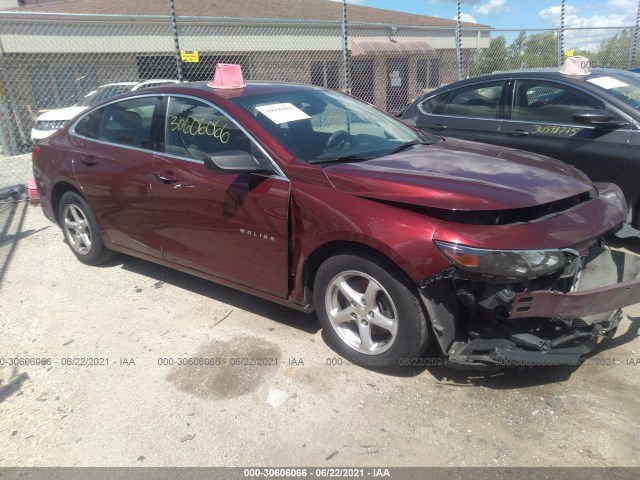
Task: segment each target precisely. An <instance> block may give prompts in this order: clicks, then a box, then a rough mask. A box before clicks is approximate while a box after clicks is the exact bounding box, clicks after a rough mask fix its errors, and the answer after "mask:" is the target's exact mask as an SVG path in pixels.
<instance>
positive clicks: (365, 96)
mask: <svg viewBox="0 0 640 480" xmlns="http://www.w3.org/2000/svg"><path fill="white" fill-rule="evenodd" d="M373 83H374V82H373V60H354V61H352V62H351V94H352V95H353V96H354V97H357V98H359V99H360V100H364V101H365V102H368V103H373Z"/></svg>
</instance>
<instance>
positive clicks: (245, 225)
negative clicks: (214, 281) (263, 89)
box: [152, 96, 290, 298]
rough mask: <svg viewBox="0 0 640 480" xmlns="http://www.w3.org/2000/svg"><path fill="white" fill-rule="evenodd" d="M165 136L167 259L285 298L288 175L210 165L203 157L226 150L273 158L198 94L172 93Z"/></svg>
mask: <svg viewBox="0 0 640 480" xmlns="http://www.w3.org/2000/svg"><path fill="white" fill-rule="evenodd" d="M163 143H164V145H163V146H162V150H164V152H163V153H159V154H157V155H156V156H155V158H154V161H153V179H152V191H153V197H154V200H155V205H156V211H157V216H158V222H157V224H158V227H157V233H158V236H159V238H160V242H161V244H162V252H163V255H164V258H165V259H166V260H168V261H171V262H175V263H177V264H180V265H184V266H186V267H189V268H192V269H194V270H198V271H200V272H204V273H207V274H211V275H215V276H218V277H220V278H223V279H226V280H229V281H232V282H235V283H237V284H240V285H244V286H247V287H250V288H254V289H257V290H260V291H262V292H266V293H269V294H272V295H276V296H279V297H282V298H284V297H286V295H287V288H288V282H287V262H288V255H287V252H288V211H289V186H290V185H289V181H288V180H287V179H286V178H283V177H281V176H279V175H277V174H276V173H275V172H273V174H268V173H266V174H254V173H245V174H218V173H212V172H210V171H208V170H207V169H205V167H204V159H205V157H207V156H214V155H216V154H219V153H221V152H224V151H229V150H242V151H246V152H250V153H252V154H253V155H254V156H255V157H256V158H258V159H259V160H260V161H263V162H265V165H270V164H269V162H268V160H267V159H266V158H265V157H264V155H263V153H262V151H261V150H260V149H259V148H258V147H257V146H256V145H255V144H254V143H253V142H252V140H251V139H250V138H249V137H248V136H247V135H245V134H244V133H243V132H242V130H240V129H239V128H238V127H237V125H236V124H235V123H234V122H233V121H232V120H231V119H229V118H228V117H227V116H225V115H224V114H223V113H222V112H220V111H219V110H218V109H216V108H215V107H213V106H212V105H210V104H208V103H204V102H202V101H199V100H196V99H193V98H189V97H179V96H176V97H171V98H170V99H169V105H168V110H167V116H166V127H165V141H164V142H163Z"/></svg>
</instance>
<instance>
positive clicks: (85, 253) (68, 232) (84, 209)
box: [58, 192, 114, 265]
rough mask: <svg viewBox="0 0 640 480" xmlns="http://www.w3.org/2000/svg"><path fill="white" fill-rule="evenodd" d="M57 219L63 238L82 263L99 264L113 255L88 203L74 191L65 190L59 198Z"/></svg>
mask: <svg viewBox="0 0 640 480" xmlns="http://www.w3.org/2000/svg"><path fill="white" fill-rule="evenodd" d="M58 219H59V221H60V227H61V228H62V232H63V233H64V237H65V240H66V241H67V243H68V244H69V248H71V251H72V252H73V254H74V255H75V256H76V257H77V258H78V260H80V261H81V262H82V263H86V264H87V265H100V264H101V263H104V262H106V261H107V260H109V259H110V258H112V257H113V255H114V252H113V251H111V250H109V249H108V248H107V247H105V245H104V242H103V241H102V237H100V230H99V229H98V224H97V223H96V220H95V217H94V215H93V212H92V211H91V207H89V204H88V203H87V202H86V201H85V200H84V198H82V197H81V196H80V195H78V194H77V193H75V192H66V193H65V194H63V195H62V198H60V205H59V207H58Z"/></svg>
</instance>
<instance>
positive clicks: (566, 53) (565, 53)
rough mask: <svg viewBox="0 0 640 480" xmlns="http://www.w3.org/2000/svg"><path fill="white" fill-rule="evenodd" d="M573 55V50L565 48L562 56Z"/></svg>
mask: <svg viewBox="0 0 640 480" xmlns="http://www.w3.org/2000/svg"><path fill="white" fill-rule="evenodd" d="M573 55H574V52H573V50H565V51H564V58H569V57H573Z"/></svg>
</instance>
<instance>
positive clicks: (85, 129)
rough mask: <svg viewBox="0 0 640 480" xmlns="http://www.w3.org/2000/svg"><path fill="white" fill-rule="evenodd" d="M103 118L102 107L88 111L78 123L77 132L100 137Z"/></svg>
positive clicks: (86, 135)
mask: <svg viewBox="0 0 640 480" xmlns="http://www.w3.org/2000/svg"><path fill="white" fill-rule="evenodd" d="M101 118H102V108H100V109H98V110H94V111H93V112H91V113H88V114H87V115H85V116H84V117H82V118H81V119H80V120H78V123H76V126H75V132H76V133H77V134H78V135H81V136H83V137H87V138H98V132H99V131H100V119H101Z"/></svg>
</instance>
